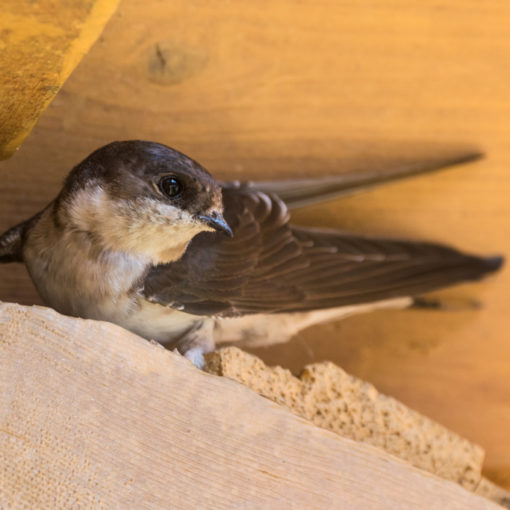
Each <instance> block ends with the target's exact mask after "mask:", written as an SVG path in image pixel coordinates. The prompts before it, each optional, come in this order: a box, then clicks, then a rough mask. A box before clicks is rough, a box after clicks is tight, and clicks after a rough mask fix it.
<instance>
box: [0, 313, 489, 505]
mask: <svg viewBox="0 0 510 510" xmlns="http://www.w3.org/2000/svg"><path fill="white" fill-rule="evenodd" d="M0 498H1V499H0V506H1V507H2V508H9V509H18V508H19V509H21V508H31V509H32V508H41V509H42V508H44V509H53V508H55V509H60V508H71V507H73V508H79V507H82V508H107V509H114V508H119V509H124V508H136V509H144V508H150V509H158V508H161V509H168V508H182V509H197V508H211V509H215V508H218V509H219V508H232V509H243V508H254V509H255V508H256V509H261V508H265V509H270V508H275V509H281V508H303V509H304V508H306V509H307V510H310V509H314V508H316V509H321V510H322V509H324V508H349V509H357V508H360V509H362V508H363V509H365V508H371V509H392V510H393V509H404V508H412V509H420V508H423V509H427V510H428V509H430V508H441V509H465V508H472V509H482V508H487V509H489V508H494V509H495V508H498V507H497V506H496V505H494V504H493V503H491V502H489V501H488V500H485V499H483V498H480V497H479V496H476V495H473V494H471V493H469V492H467V491H465V490H464V489H462V488H461V487H460V486H458V485H456V484H454V483H451V482H447V481H444V480H440V479H439V478H436V477H434V476H432V475H429V474H427V473H425V472H422V471H419V470H417V469H415V468H413V467H411V466H410V465H408V464H406V463H404V462H402V461H400V460H398V459H396V458H394V457H391V456H389V455H387V454H385V453H384V452H382V451H380V450H378V449H376V448H373V447H371V446H369V445H364V444H360V443H356V442H353V441H350V440H348V439H344V438H341V437H340V436H338V435H336V434H333V433H331V432H328V431H325V430H323V429H320V428H317V427H314V426H312V425H311V424H310V423H309V422H306V421H304V420H302V419H301V418H298V417H296V416H294V415H292V414H290V413H289V412H288V411H286V410H284V409H282V408H281V407H279V406H276V405H275V404H273V403H270V402H269V401H268V400H266V399H263V398H261V397H260V396H259V395H256V394H255V393H254V392H252V391H250V390H248V389H247V388H245V387H243V386H241V385H239V384H237V383H236V382H234V381H230V380H228V379H226V378H218V377H215V376H212V375H209V374H205V373H203V372H200V371H198V370H197V369H196V368H195V367H194V366H192V365H191V364H190V363H189V362H188V361H186V360H184V359H183V358H182V357H180V356H179V355H176V354H173V353H170V352H168V351H165V350H164V349H163V348H161V347H160V346H157V345H154V344H151V343H149V342H147V341H145V340H142V339H141V338H139V337H136V336H135V335H133V334H131V333H129V332H127V331H125V330H122V329H121V328H119V327H117V326H114V325H111V324H106V323H101V322H94V321H84V320H80V319H72V318H68V317H64V316H61V315H59V314H57V313H56V312H54V311H52V310H49V309H44V308H39V307H36V308H25V307H19V306H17V305H13V304H7V303H6V304H1V305H0Z"/></svg>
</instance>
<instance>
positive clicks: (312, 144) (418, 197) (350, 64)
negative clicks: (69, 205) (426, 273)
mask: <svg viewBox="0 0 510 510" xmlns="http://www.w3.org/2000/svg"><path fill="white" fill-rule="evenodd" d="M508 19H510V3H509V2H507V1H505V0H495V1H493V2H477V1H475V0H462V1H461V0H453V1H448V2H447V1H444V0H433V1H430V2H421V1H419V0H392V1H391V2H383V3H380V2H379V3H377V4H376V5H375V4H374V3H373V2H372V3H367V2H355V1H352V0H348V1H343V2H330V1H327V0H315V1H311V0H306V1H300V2H298V1H296V0H273V1H271V2H269V1H262V2H250V1H248V0H244V1H243V0H239V1H237V2H230V1H227V0H218V1H216V2H214V3H211V2H206V1H204V0H198V1H193V2H188V1H185V0H175V1H172V2H160V1H157V0H147V2H144V3H141V2H138V1H135V0H123V2H122V3H121V5H120V6H119V10H118V11H117V13H116V14H115V15H114V16H113V17H112V20H111V22H110V23H109V24H108V26H107V27H106V29H105V31H104V32H103V34H102V36H101V39H100V41H99V43H98V44H96V45H95V46H94V47H93V48H92V49H91V51H90V52H89V53H88V54H87V55H86V57H85V58H84V59H83V61H82V62H81V64H80V66H79V67H78V68H77V69H76V71H75V72H74V73H73V74H72V76H71V77H70V79H69V80H68V81H67V82H66V84H65V85H64V87H63V89H62V91H61V93H60V94H59V95H58V96H57V97H56V98H55V101H53V103H52V104H51V106H50V107H49V109H48V110H47V111H46V112H45V114H44V115H43V116H42V117H41V119H40V121H39V123H38V125H37V126H36V127H35V129H34V131H33V133H32V135H31V137H30V138H29V140H27V141H26V143H25V144H24V145H23V147H22V150H20V151H19V152H18V153H17V154H16V156H15V157H13V158H11V159H10V160H8V161H6V162H3V163H2V164H1V165H0V168H1V169H3V172H2V176H3V180H2V186H0V228H7V227H8V226H10V225H12V224H14V223H16V222H18V221H21V220H23V219H25V218H27V217H29V216H31V215H32V214H33V213H34V212H36V211H37V210H39V209H40V208H41V207H43V206H44V205H45V204H46V203H47V202H48V201H49V200H50V199H51V198H52V197H53V196H54V194H55V193H56V192H57V190H58V189H59V187H60V183H61V182H62V179H63V177H64V175H65V174H66V173H67V172H68V171H69V169H70V168H71V167H72V166H73V165H74V164H76V163H77V161H79V160H80V159H81V158H83V157H85V156H86V155H87V154H88V153H89V152H91V151H92V150H94V149H95V148H97V147H98V146H100V145H101V144H104V143H106V142H109V141H112V140H114V139H129V138H145V139H153V140H157V141H160V142H164V143H168V144H170V145H173V146H175V147H177V148H179V149H181V150H183V151H185V152H188V153H189V154H190V155H191V156H193V157H195V158H196V159H197V160H198V161H200V162H202V163H203V164H205V165H206V166H207V167H208V168H209V169H210V170H211V171H213V172H214V173H215V174H216V175H220V176H222V177H235V178H246V177H251V178H253V177H261V178H269V177H280V176H289V175H315V174H328V173H336V172H337V171H338V172H339V171H346V170H351V169H359V168H363V167H366V166H368V167H371V166H378V167H379V168H382V167H387V166H390V165H393V164H395V163H396V162H402V161H404V162H405V161H412V160H417V159H418V160H419V159H423V158H428V157H436V156H440V155H441V154H442V153H443V152H444V151H447V150H450V149H451V148H452V147H462V146H464V147H466V146H467V147H473V146H474V147H478V148H480V149H483V150H484V151H485V152H486V154H487V158H486V159H485V160H484V161H480V162H478V163H476V164H474V165H470V166H468V167H466V168H459V169H457V170H452V171H450V172H448V173H445V174H442V175H437V176H430V177H423V178H420V179H416V180H415V181H414V182H408V183H402V184H398V185H392V186H390V187H388V188H387V189H385V190H380V191H377V192H374V193H371V194H370V195H360V196H358V197H352V198H349V199H346V200H343V201H339V202H335V203H331V204H329V205H326V206H324V207H316V208H313V209H311V210H307V211H303V212H301V213H300V214H299V215H296V218H298V220H299V221H300V222H301V223H304V224H308V225H310V224H318V225H320V226H324V227H340V228H345V229H350V230H354V231H357V232H366V233H372V234H379V235H391V236H397V237H410V238H423V239H431V240H437V241H444V242H451V243H453V244H455V245H457V246H458V247H460V248H463V249H466V250H471V251H474V252H480V253H487V254H491V253H498V252H499V253H503V254H505V253H506V254H508V253H510V222H509V221H508V217H509V216H510V201H509V200H508V196H509V194H510V179H509V175H510V174H509V171H508V162H509V161H510V144H509V140H508V133H509V132H510V87H508V83H510V66H509V65H508V55H509V54H510V32H509V30H508ZM158 47H159V49H160V52H161V53H162V54H163V60H164V61H165V64H164V65H163V62H161V70H160V71H157V66H155V59H156V58H157V55H158V51H157V48H158ZM204 55H205V56H206V57H205V58H204ZM160 60H161V59H160ZM156 61H157V60H156ZM165 80H166V81H165ZM445 295H448V296H453V297H463V298H474V299H480V300H481V301H482V302H483V303H484V304H485V306H484V309H482V310H478V311H460V312H449V313H441V312H427V313H425V312H421V313H420V312H388V313H383V312H381V313H376V314H372V315H364V316H360V317H354V318H351V319H348V320H347V321H344V322H341V323H338V324H332V325H327V326H324V327H321V328H316V329H313V330H310V331H309V332H306V333H304V334H302V335H301V336H300V337H299V338H297V339H296V340H295V341H293V342H291V343H290V344H285V345H281V346H275V347H274V348H270V349H264V350H259V351H257V354H258V355H260V356H261V357H262V358H263V359H264V360H265V361H266V362H267V363H268V364H281V365H283V366H286V367H289V368H291V369H292V370H293V371H295V372H297V371H299V370H300V368H301V367H302V366H303V365H305V364H307V363H311V362H314V361H319V360H324V359H329V360H332V361H333V362H335V363H336V364H339V365H340V366H342V367H343V368H345V369H346V370H347V371H348V372H349V373H352V374H354V375H356V376H358V377H360V378H362V379H365V380H369V381H371V382H372V383H374V384H375V385H376V386H377V387H378V388H379V389H380V390H381V391H383V392H384V393H386V394H389V395H392V396H394V397H396V398H398V399H399V400H401V401H403V402H404V403H406V404H407V405H409V406H411V407H413V408H414V409H417V410H418V411H420V412H422V413H423V414H426V415H427V416H430V417H432V418H434V419H436V420H437V421H439V422H440V423H442V424H443V425H446V426H447V427H448V428H450V429H452V430H455V431H456V432H458V433H459V434H461V435H463V436H465V437H467V438H469V439H470V440H471V441H473V442H476V443H478V444H480V445H481V446H482V447H483V448H484V449H485V450H486V452H487V459H486V464H485V465H486V466H487V469H488V470H489V473H490V475H491V477H493V478H498V479H499V480H500V481H501V482H505V480H506V483H507V484H508V487H510V441H508V430H510V406H509V405H508V402H509V395H510V378H509V377H508V371H509V366H508V363H509V362H508V360H509V359H510V341H509V340H510V338H509V331H510V324H509V320H510V317H509V314H508V303H509V302H510V271H508V269H504V270H503V272H502V273H500V274H499V275H497V276H496V277H494V278H492V279H491V280H490V281H487V282H486V283H483V284H477V285H472V286H471V285H469V286H464V287H459V288H457V289H455V290H453V291H451V292H450V291H449V292H448V293H446V294H445ZM0 298H3V299H4V300H17V301H20V302H23V303H27V304H28V303H34V302H39V301H38V298H37V296H36V294H35V291H34V289H33V286H32V285H31V283H30V281H29V279H28V277H27V275H26V272H25V271H24V270H23V269H22V268H21V267H19V268H18V267H17V266H13V265H10V266H4V267H0Z"/></svg>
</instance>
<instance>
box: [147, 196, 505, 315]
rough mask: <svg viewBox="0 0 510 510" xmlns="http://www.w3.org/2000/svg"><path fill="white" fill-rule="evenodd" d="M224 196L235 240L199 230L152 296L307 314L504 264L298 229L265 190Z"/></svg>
mask: <svg viewBox="0 0 510 510" xmlns="http://www.w3.org/2000/svg"><path fill="white" fill-rule="evenodd" d="M223 202H224V207H225V218H226V220H227V222H228V223H229V225H230V226H231V228H232V230H233V232H234V237H233V238H232V239H228V238H225V236H222V235H221V234H217V233H211V232H204V233H202V234H199V235H198V236H196V237H195V238H194V239H193V241H192V242H191V244H190V246H189V247H188V250H187V251H186V253H185V254H184V256H183V257H182V258H181V259H180V260H179V261H177V262H173V263H171V264H166V265H160V266H157V267H154V268H152V269H151V270H150V271H149V273H148V275H147V277H146V278H145V281H144V288H143V293H144V295H145V296H146V297H147V298H148V299H150V300H151V301H155V302H158V303H161V304H165V305H169V306H173V307H176V308H179V309H181V310H183V311H185V312H188V313H192V314H199V315H220V316H223V317H233V316H239V315H243V314H250V313H275V312H298V311H299V312H301V311H309V310H314V309H319V308H332V307H337V306H344V305H353V304H358V303H367V302H372V301H379V300H383V299H389V298H395V297H400V296H416V295H420V294H423V293H425V292H429V291H431V290H434V289H437V288H441V287H445V286H448V285H452V284H454V283H458V282H462V281H465V280H473V279H477V278H480V277H481V276H483V275H484V274H485V273H488V272H491V271H494V270H496V269H498V268H499V267H500V266H501V264H502V259H501V258H500V257H489V258H483V257H476V256H471V255H465V254H463V253H461V252H459V251H457V250H455V249H452V248H449V247H447V246H443V245H440V244H433V243H424V242H411V241H397V240H388V239H377V238H369V237H362V236H356V235H353V234H346V233H343V232H340V231H334V230H330V231H326V230H318V229H313V228H302V227H297V226H294V225H291V224H289V213H288V211H287V207H286V206H285V204H284V203H283V202H282V201H281V200H280V199H279V198H278V197H277V196H275V195H271V194H266V193H263V192H257V191H252V190H249V189H242V188H238V189H224V190H223Z"/></svg>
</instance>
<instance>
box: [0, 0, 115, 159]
mask: <svg viewBox="0 0 510 510" xmlns="http://www.w3.org/2000/svg"><path fill="white" fill-rule="evenodd" d="M117 3H118V0H92V1H90V0H78V1H76V0H75V1H73V2H63V1H60V2H58V1H57V2H55V1H53V0H39V1H38V2H33V1H31V0H3V1H2V15H1V19H0V52H1V53H0V75H1V76H2V79H1V81H0V159H3V158H6V157H9V156H10V155H11V154H12V153H13V151H15V150H16V149H17V148H18V147H19V145H20V144H21V142H22V141H23V140H24V139H25V137H26V136H27V135H28V134H29V133H30V131H31V129H32V128H33V126H34V124H35V123H36V121H37V119H38V118H39V115H41V113H42V112H43V111H44V110H45V108H46V107H47V106H48V104H49V102H50V101H51V100H52V99H53V97H54V96H55V94H56V93H57V92H58V90H59V89H60V87H61V86H62V84H63V83H64V81H65V80H66V79H67V77H68V76H69V74H70V73H71V71H72V70H73V69H74V68H75V67H76V65H77V64H78V62H79V61H80V59H81V58H82V57H83V55H84V54H85V53H86V52H87V50H88V49H89V48H90V46H91V45H92V44H93V43H94V42H95V40H96V39H97V37H98V35H99V34H100V33H101V31H102V29H103V28H104V26H105V24H106V22H107V21H108V19H109V18H110V16H111V15H112V13H113V11H114V10H115V7H116V6H117Z"/></svg>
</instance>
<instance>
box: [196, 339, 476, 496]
mask: <svg viewBox="0 0 510 510" xmlns="http://www.w3.org/2000/svg"><path fill="white" fill-rule="evenodd" d="M206 359H207V364H206V367H205V370H206V371H208V372H210V373H214V374H216V375H223V376H225V377H229V378H231V379H234V380H236V381H239V382H241V383H243V384H245V385H246V386H249V387H250V388H252V389H254V390H255V391H256V392H257V393H260V394H261V395H263V396H265V397H267V398H270V399H271V400H273V401H275V402H277V403H279V404H282V405H284V406H286V407H288V408H289V409H290V410H291V411H292V412H294V413H296V414H298V415H299V416H302V417H303V418H306V419H308V420H310V421H312V422H313V423H314V424H315V425H317V426H318V427H322V428H325V429H328V430H331V431H333V432H336V433H337V434H340V435H341V436H344V437H348V438H349V439H354V440H356V441H362V442H364V443H368V444H372V445H374V446H377V447H379V448H382V449H384V450H386V451H387V452H388V453H391V454H393V455H396V456H398V457H400V458H401V459H404V460H406V461H408V462H410V463H411V464H413V465H414V466H416V467H419V468H420V469H424V470H426V471H429V472H431V473H434V474H436V475H438V476H441V477H442V478H446V479H448V480H452V481H454V482H457V483H460V484H461V485H463V486H464V487H466V488H469V489H470V490H475V489H476V488H477V486H478V485H479V483H480V480H481V471H482V464H483V457H484V452H483V450H482V449H481V448H480V447H479V446H477V445H474V444H472V443H470V442H469V441H467V440H466V439H463V438H461V437H459V436H458V435H457V434H455V433H453V432H451V431H449V430H447V429H446V428H445V427H442V426H441V425H439V424H438V423H435V422H433V421H432V420H429V419H428V418H426V417H425V416H422V415H420V414H419V413H417V412H415V411H413V410H411V409H409V408H408V407H406V406H404V405H403V404H401V403H400V402H398V401H396V400H395V399H393V398H391V397H388V396H386V395H382V394H381V393H379V392H378V391H377V390H376V389H375V388H374V386H372V385H371V384H369V383H367V382H364V381H361V380H360V379H356V378H355V377H352V376H351V375H349V374H347V373H345V372H344V371H343V370H342V369H341V368H340V367H337V366H336V365H334V364H333V363H316V364H313V365H309V366H307V367H305V368H304V370H303V371H302V372H301V374H300V376H299V378H298V377H294V376H293V375H292V374H291V373H290V372H289V371H288V370H285V369H282V368H281V367H268V366H266V365H264V363H263V362H262V360H260V359H259V358H256V357H255V356H252V355H250V354H248V353H246V352H243V351H242V350H240V349H237V348H235V347H227V348H225V349H220V350H219V351H216V352H214V353H211V354H209V355H208V356H207V358H206Z"/></svg>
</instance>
